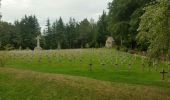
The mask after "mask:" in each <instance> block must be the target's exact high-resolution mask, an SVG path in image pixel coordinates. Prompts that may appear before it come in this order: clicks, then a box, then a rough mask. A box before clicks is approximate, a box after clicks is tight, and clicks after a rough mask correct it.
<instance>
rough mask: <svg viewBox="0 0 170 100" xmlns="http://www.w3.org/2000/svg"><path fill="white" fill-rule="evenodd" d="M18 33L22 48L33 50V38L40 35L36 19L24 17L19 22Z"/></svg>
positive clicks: (34, 43)
mask: <svg viewBox="0 0 170 100" xmlns="http://www.w3.org/2000/svg"><path fill="white" fill-rule="evenodd" d="M20 32H21V33H20V35H21V39H22V40H21V46H22V48H24V49H26V48H30V49H34V47H35V46H36V40H35V38H36V37H37V36H38V35H40V34H41V32H40V26H39V23H38V20H37V18H36V17H35V16H27V15H25V17H24V18H22V19H21V21H20Z"/></svg>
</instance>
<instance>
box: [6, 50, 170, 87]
mask: <svg viewBox="0 0 170 100" xmlns="http://www.w3.org/2000/svg"><path fill="white" fill-rule="evenodd" d="M10 55H11V57H10V58H11V60H10V61H9V62H8V64H7V65H6V66H7V67H11V68H17V69H25V70H33V71H38V72H47V73H57V74H67V75H74V76H84V77H89V78H93V79H98V80H104V81H111V82H117V83H128V84H139V85H148V86H157V87H164V88H170V81H169V80H170V77H168V75H169V74H167V75H166V80H164V81H162V80H161V79H162V77H161V74H160V71H162V68H164V69H166V71H167V70H168V67H167V66H166V64H165V63H163V62H160V63H159V64H157V70H155V67H154V66H152V65H149V66H148V65H147V60H146V61H145V64H146V65H145V68H144V69H143V67H142V64H141V61H142V60H141V56H135V55H131V54H127V53H123V52H119V51H116V50H114V49H111V50H108V49H78V50H56V51H41V52H31V51H16V52H10ZM135 58H136V59H135ZM134 59H135V60H134ZM90 63H92V71H89V64H90ZM102 63H104V64H105V65H104V66H102ZM129 63H132V65H131V66H130V67H131V69H129ZM115 64H118V66H116V65H115Z"/></svg>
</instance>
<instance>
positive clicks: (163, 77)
mask: <svg viewBox="0 0 170 100" xmlns="http://www.w3.org/2000/svg"><path fill="white" fill-rule="evenodd" d="M160 73H161V74H162V80H165V74H167V73H168V72H166V71H165V70H164V69H163V71H162V72H160Z"/></svg>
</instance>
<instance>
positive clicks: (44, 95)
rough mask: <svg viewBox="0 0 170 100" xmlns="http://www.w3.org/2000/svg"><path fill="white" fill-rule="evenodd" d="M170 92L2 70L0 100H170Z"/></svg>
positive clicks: (55, 75) (69, 77) (60, 76)
mask: <svg viewBox="0 0 170 100" xmlns="http://www.w3.org/2000/svg"><path fill="white" fill-rule="evenodd" d="M169 94H170V90H169V89H165V88H158V87H149V86H140V85H128V84H122V83H113V82H105V81H99V80H94V79H89V78H84V77H78V76H77V77H76V76H68V75H61V74H48V73H40V72H34V71H24V70H16V69H10V68H0V100H169V99H170V95H169Z"/></svg>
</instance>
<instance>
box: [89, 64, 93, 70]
mask: <svg viewBox="0 0 170 100" xmlns="http://www.w3.org/2000/svg"><path fill="white" fill-rule="evenodd" d="M92 66H93V64H92V63H90V64H89V71H92Z"/></svg>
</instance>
